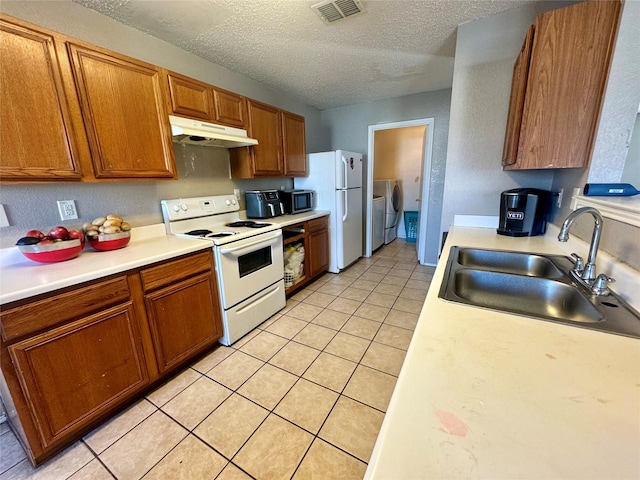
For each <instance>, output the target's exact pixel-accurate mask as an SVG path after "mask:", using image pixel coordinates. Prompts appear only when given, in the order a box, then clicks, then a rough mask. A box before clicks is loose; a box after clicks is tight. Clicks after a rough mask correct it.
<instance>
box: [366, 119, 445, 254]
mask: <svg viewBox="0 0 640 480" xmlns="http://www.w3.org/2000/svg"><path fill="white" fill-rule="evenodd" d="M433 125H434V119H433V118H427V119H419V120H410V121H404V122H392V123H385V124H379V125H370V126H369V136H368V160H369V162H368V163H369V164H368V166H367V167H368V168H367V194H366V223H365V240H366V241H365V256H366V257H370V256H371V255H372V253H373V241H372V235H373V221H372V219H373V194H372V193H373V181H374V179H382V178H384V179H389V178H397V179H399V180H402V183H403V210H409V211H412V210H417V211H418V234H417V242H416V253H417V257H418V261H419V262H420V263H421V264H424V263H425V257H426V255H425V249H426V245H425V242H424V239H425V238H426V232H427V229H428V228H429V226H430V222H429V202H428V199H429V186H430V183H431V182H430V181H431V152H432V148H433ZM416 142H417V143H416ZM394 143H395V145H394ZM416 147H417V149H416ZM376 156H378V157H379V158H378V159H377V161H378V165H377V166H376ZM400 217H401V219H400V221H399V227H400V228H399V230H398V233H399V234H400V236H405V228H404V218H403V217H404V216H403V215H402V214H401V215H400ZM401 241H402V240H401Z"/></svg>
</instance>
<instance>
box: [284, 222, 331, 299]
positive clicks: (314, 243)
mask: <svg viewBox="0 0 640 480" xmlns="http://www.w3.org/2000/svg"><path fill="white" fill-rule="evenodd" d="M282 235H283V245H284V249H285V252H286V251H287V250H288V249H291V248H296V247H297V246H298V245H302V246H303V247H304V268H303V275H302V276H301V277H300V278H297V279H295V281H294V283H293V284H292V285H289V286H287V287H286V289H285V293H286V295H292V294H294V293H295V292H297V291H298V290H300V289H301V288H303V287H304V286H306V285H308V284H309V283H311V282H313V281H314V280H315V279H316V278H318V277H319V276H320V275H322V274H323V273H324V272H326V271H327V269H328V268H329V216H324V217H320V218H314V219H312V220H307V221H306V222H301V223H297V224H294V225H288V226H286V227H282ZM285 259H286V254H285ZM286 271H287V269H286V260H285V272H286ZM285 278H286V274H285ZM285 281H286V280H285Z"/></svg>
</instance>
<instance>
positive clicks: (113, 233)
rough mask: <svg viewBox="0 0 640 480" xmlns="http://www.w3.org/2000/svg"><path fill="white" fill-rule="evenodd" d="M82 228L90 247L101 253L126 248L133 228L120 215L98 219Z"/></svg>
mask: <svg viewBox="0 0 640 480" xmlns="http://www.w3.org/2000/svg"><path fill="white" fill-rule="evenodd" d="M82 228H83V230H84V232H85V235H86V236H87V241H88V242H89V245H91V247H92V248H93V249H94V250H98V251H100V252H106V251H109V250H117V249H119V248H124V247H126V246H127V244H128V243H129V240H131V226H130V225H129V224H128V223H127V222H125V221H124V220H123V219H122V217H120V216H119V215H114V214H110V215H107V216H106V217H98V218H96V219H95V220H94V221H93V222H91V223H85V224H84V225H83V226H82Z"/></svg>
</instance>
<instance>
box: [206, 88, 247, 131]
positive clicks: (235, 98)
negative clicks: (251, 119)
mask: <svg viewBox="0 0 640 480" xmlns="http://www.w3.org/2000/svg"><path fill="white" fill-rule="evenodd" d="M213 101H214V104H215V109H214V112H215V118H214V120H215V123H222V124H223V125H230V126H232V127H237V128H242V129H245V128H246V125H245V120H246V118H245V117H246V111H247V100H246V98H245V97H243V96H242V95H238V94H237V93H233V92H228V91H227V90H222V89H221V88H218V87H214V88H213Z"/></svg>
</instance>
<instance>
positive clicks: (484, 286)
mask: <svg viewBox="0 0 640 480" xmlns="http://www.w3.org/2000/svg"><path fill="white" fill-rule="evenodd" d="M571 268H573V262H572V261H571V259H570V258H569V257H564V256H560V255H543V254H538V253H527V252H512V251H502V250H484V249H476V248H460V247H452V248H451V252H450V254H449V261H448V262H447V267H446V271H445V275H444V279H443V282H442V286H441V288H440V293H439V296H440V298H443V299H445V300H450V301H453V302H458V303H463V304H467V305H472V306H475V307H482V308H489V309H493V310H499V311H503V312H507V313H513V314H517V315H524V316H527V317H531V318H535V319H540V320H548V321H552V322H558V323H563V324H567V325H574V326H579V327H582V328H589V329H593V330H601V331H604V332H608V333H615V334H619V335H625V336H629V337H634V338H640V315H639V314H638V312H636V311H635V310H633V309H632V308H631V307H630V306H629V305H628V304H626V303H625V302H624V300H622V299H621V298H619V297H618V296H616V295H615V294H613V293H612V294H610V295H607V296H603V297H597V296H594V295H589V294H587V293H586V292H585V291H583V290H582V289H581V287H579V286H578V285H576V284H575V283H574V281H573V280H572V278H571V277H570V275H569V271H570V270H571Z"/></svg>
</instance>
